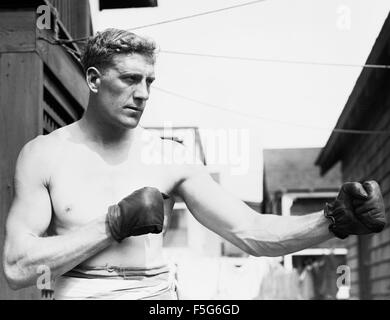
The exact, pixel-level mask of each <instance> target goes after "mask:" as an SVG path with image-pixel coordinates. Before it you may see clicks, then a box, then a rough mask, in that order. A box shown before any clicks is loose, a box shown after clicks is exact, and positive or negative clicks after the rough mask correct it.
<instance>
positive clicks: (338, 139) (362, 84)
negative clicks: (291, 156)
mask: <svg viewBox="0 0 390 320" xmlns="http://www.w3.org/2000/svg"><path fill="white" fill-rule="evenodd" d="M389 46H390V14H389V15H388V16H387V18H386V20H385V23H384V24H383V27H382V29H381V31H380V33H379V35H378V37H377V39H376V41H375V44H374V46H373V48H372V50H371V52H370V55H369V56H368V58H367V61H366V64H367V65H375V64H378V65H388V62H389V59H390V51H389ZM388 74H389V69H388V68H376V69H374V68H364V69H363V70H362V72H361V73H360V75H359V78H358V79H357V81H356V84H355V86H354V88H353V90H352V92H351V94H350V96H349V98H348V101H347V103H346V105H345V107H344V109H343V111H342V113H341V115H340V118H339V119H338V121H337V124H336V127H335V129H355V130H356V129H358V130H367V129H371V130H372V129H373V128H367V123H368V121H367V119H369V118H370V117H372V116H373V115H374V114H381V112H383V110H384V109H385V108H386V107H387V105H386V104H384V103H382V102H379V103H378V101H377V97H378V96H380V94H378V92H380V91H381V90H387V89H386V87H385V86H386V81H387V80H386V79H387V77H388ZM374 129H375V128H374ZM358 137H359V135H356V134H347V133H340V132H337V131H333V132H332V134H331V135H330V137H329V140H328V142H327V143H326V146H325V147H324V148H323V150H322V152H321V154H320V155H319V156H318V158H317V160H316V165H318V166H320V167H321V173H325V172H327V170H329V169H330V168H331V167H332V166H333V165H334V164H335V163H337V162H338V161H339V160H341V159H342V158H343V156H344V153H345V152H346V150H347V149H348V146H350V145H351V144H352V142H353V141H356V139H357V138H358ZM346 146H347V147H346Z"/></svg>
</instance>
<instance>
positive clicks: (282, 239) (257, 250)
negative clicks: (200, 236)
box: [235, 211, 333, 256]
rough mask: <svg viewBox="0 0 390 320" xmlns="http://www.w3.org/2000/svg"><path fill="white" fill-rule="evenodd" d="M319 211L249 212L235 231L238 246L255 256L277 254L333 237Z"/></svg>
mask: <svg viewBox="0 0 390 320" xmlns="http://www.w3.org/2000/svg"><path fill="white" fill-rule="evenodd" d="M328 226H329V221H328V220H327V219H326V218H325V217H324V215H323V212H322V211H321V212H316V213H312V214H308V215H303V216H287V217H286V216H276V215H268V214H266V215H265V214H261V215H259V214H253V215H252V218H251V219H249V220H248V221H246V223H245V225H244V226H243V227H242V228H240V230H238V231H237V232H236V233H235V235H236V237H237V238H238V242H240V246H241V247H242V248H243V249H244V250H245V251H247V252H248V253H250V254H252V255H255V256H281V255H285V254H289V253H292V252H296V251H300V250H302V249H305V248H308V247H311V246H313V245H316V244H318V243H321V242H323V241H326V240H328V239H330V238H332V237H333V235H332V234H331V233H330V232H329V230H328Z"/></svg>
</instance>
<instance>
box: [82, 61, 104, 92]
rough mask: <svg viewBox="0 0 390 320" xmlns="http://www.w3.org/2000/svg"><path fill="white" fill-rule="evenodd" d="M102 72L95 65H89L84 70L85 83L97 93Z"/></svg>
mask: <svg viewBox="0 0 390 320" xmlns="http://www.w3.org/2000/svg"><path fill="white" fill-rule="evenodd" d="M101 77H102V74H101V73H100V71H99V70H98V69H96V68H95V67H89V68H88V70H87V72H86V78H87V85H88V87H89V89H90V90H91V91H92V92H93V93H97V92H98V90H99V87H100V82H101Z"/></svg>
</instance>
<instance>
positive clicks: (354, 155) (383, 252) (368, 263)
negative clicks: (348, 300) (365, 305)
mask: <svg viewBox="0 0 390 320" xmlns="http://www.w3.org/2000/svg"><path fill="white" fill-rule="evenodd" d="M384 72H387V74H386V75H384V74H381V75H380V77H378V79H380V81H377V82H376V86H377V88H376V90H375V94H373V93H372V92H364V94H365V95H366V96H367V97H372V101H371V104H370V110H372V113H371V115H370V117H367V118H366V124H367V129H373V130H390V95H389V91H388V88H389V86H390V74H389V73H388V71H378V73H384ZM378 76H379V74H378ZM342 163H343V169H342V170H343V180H344V181H359V180H370V179H374V180H376V181H378V182H379V184H380V186H381V189H382V192H383V196H384V201H385V206H386V212H387V217H388V221H390V215H389V211H390V134H385V135H384V134H382V135H380V134H375V135H359V136H357V135H356V136H355V137H354V139H353V142H352V143H351V144H350V145H348V146H346V147H345V152H344V158H343V161H342ZM348 249H349V252H348V257H347V258H348V264H349V266H350V267H351V269H352V291H351V294H352V296H353V297H355V298H361V299H390V227H389V226H387V228H386V229H385V230H384V231H383V232H382V233H379V234H374V235H368V236H360V237H356V236H354V237H349V239H348Z"/></svg>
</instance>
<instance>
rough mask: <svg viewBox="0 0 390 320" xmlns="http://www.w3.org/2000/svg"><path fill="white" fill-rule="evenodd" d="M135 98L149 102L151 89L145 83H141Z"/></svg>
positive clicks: (136, 90) (135, 92)
mask: <svg viewBox="0 0 390 320" xmlns="http://www.w3.org/2000/svg"><path fill="white" fill-rule="evenodd" d="M134 98H135V99H140V100H148V99H149V88H148V86H147V84H146V82H145V81H142V82H140V83H139V84H138V85H137V87H136V89H135V91H134Z"/></svg>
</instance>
